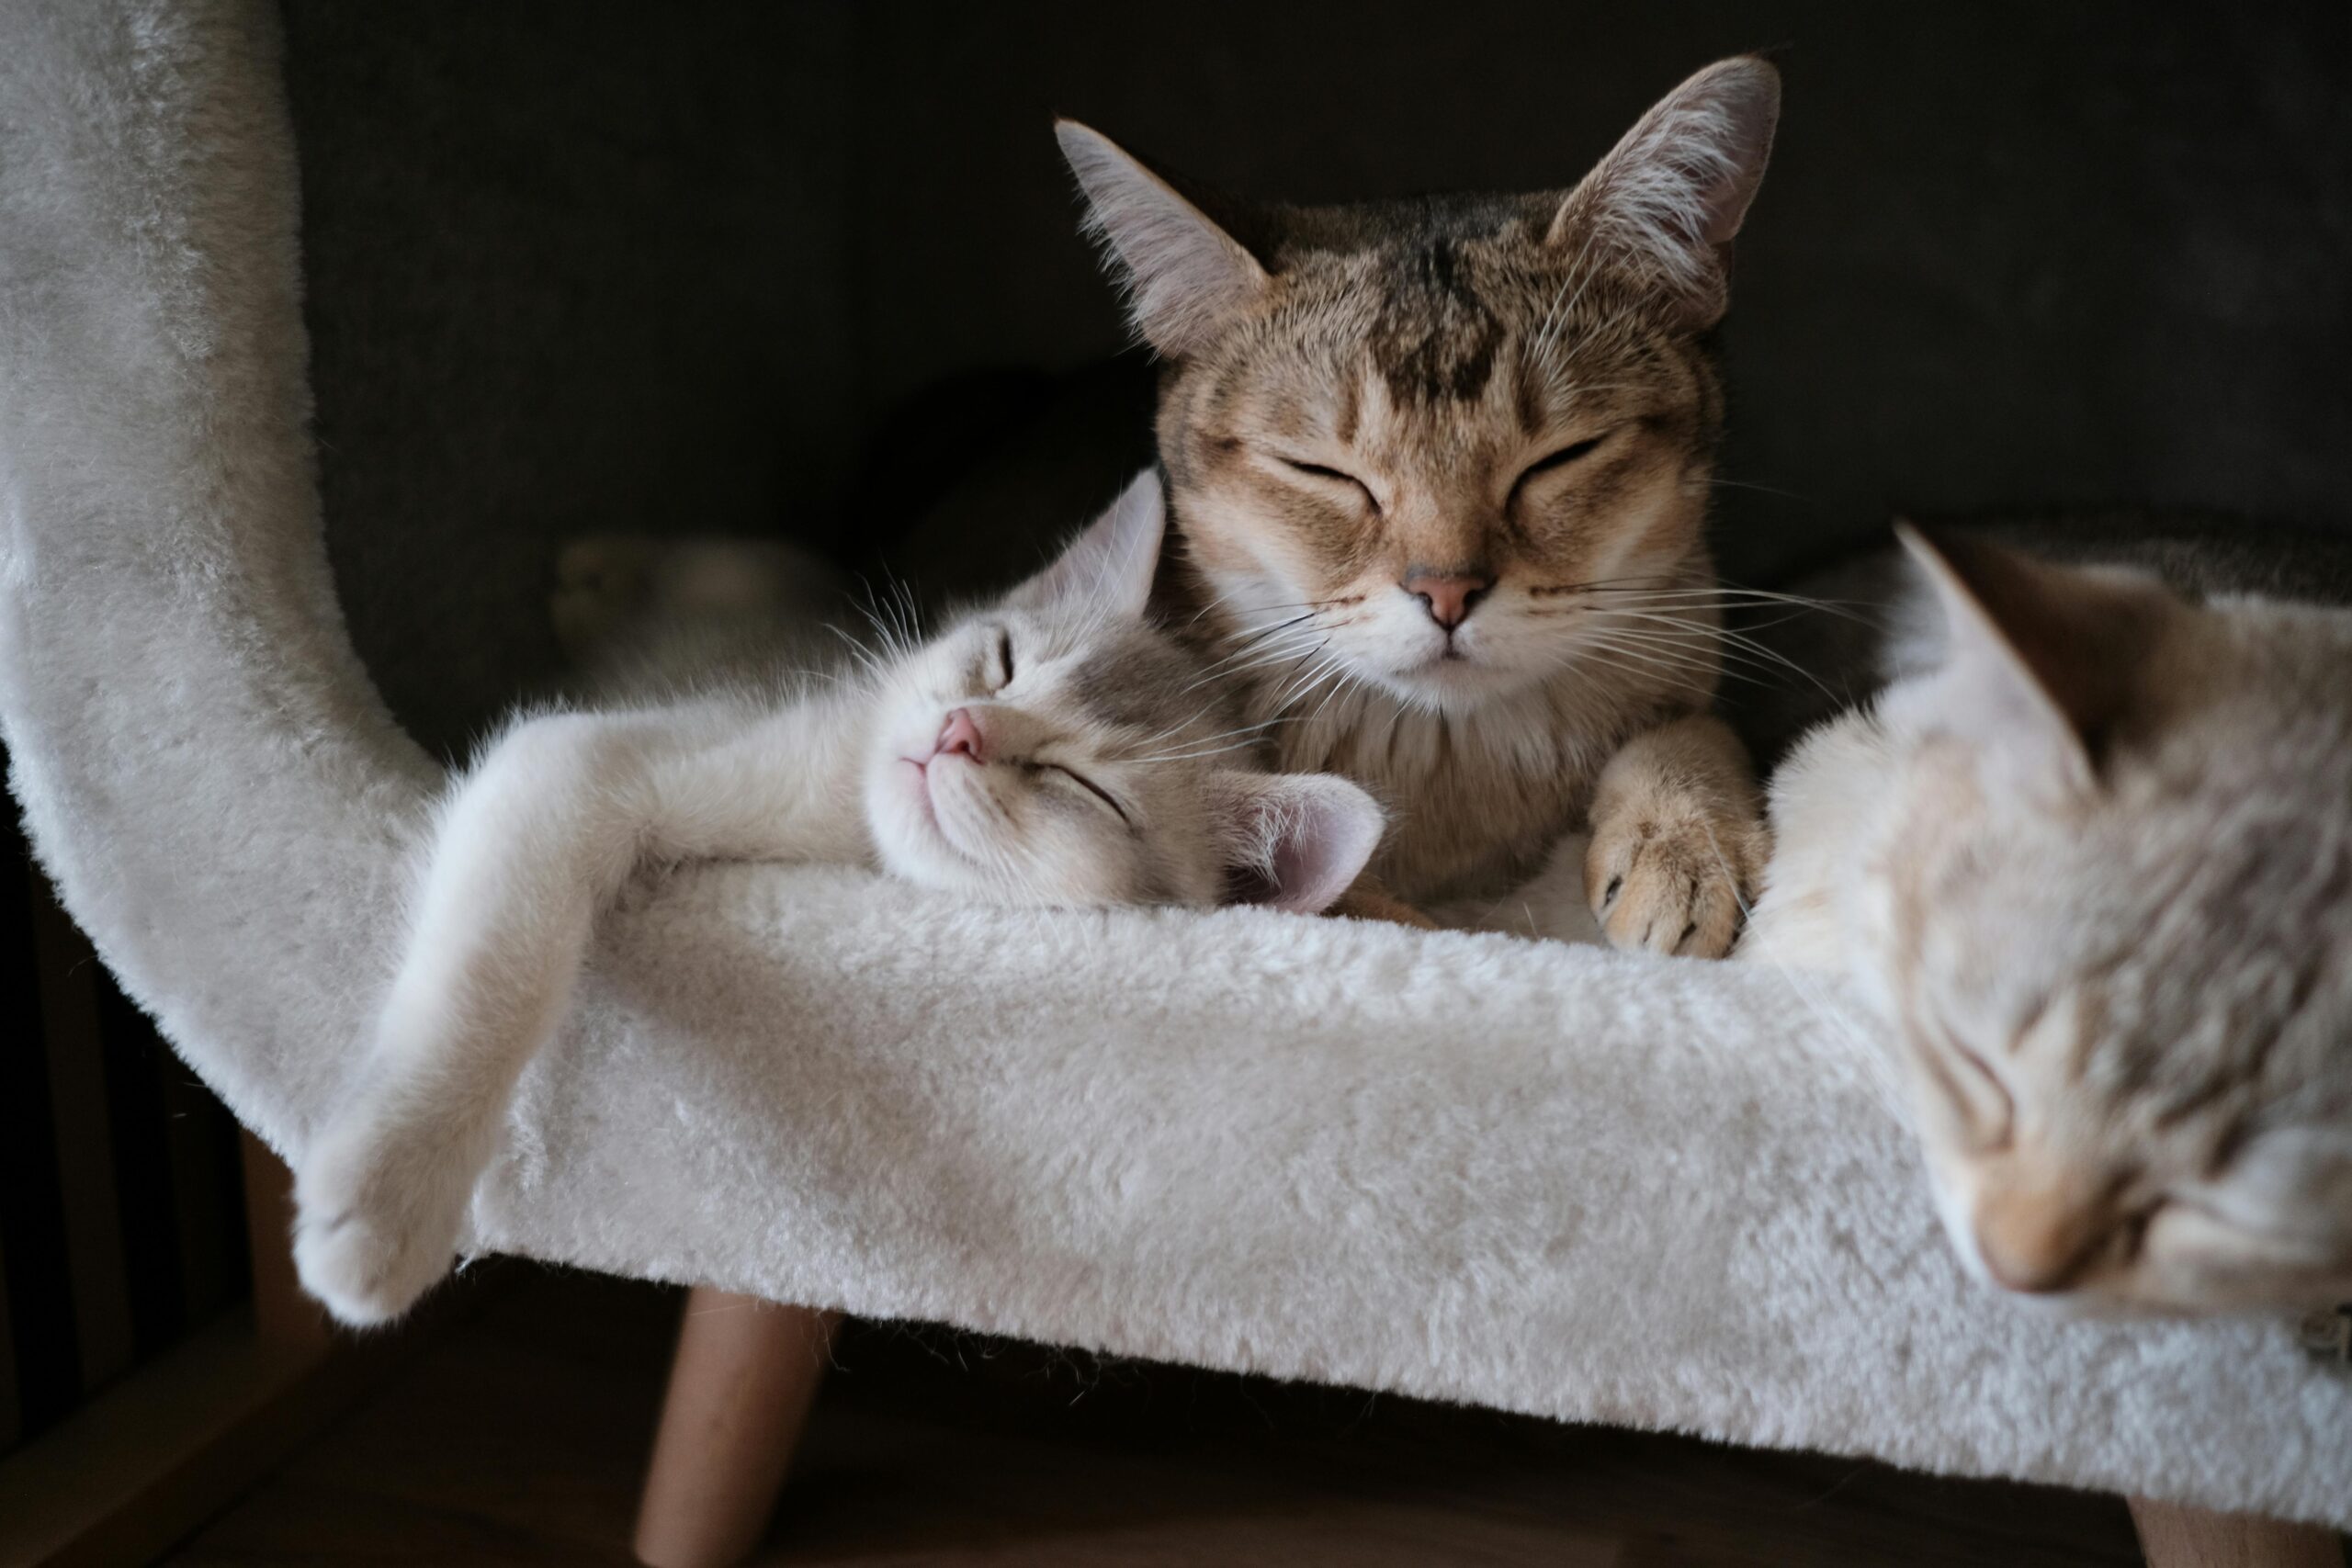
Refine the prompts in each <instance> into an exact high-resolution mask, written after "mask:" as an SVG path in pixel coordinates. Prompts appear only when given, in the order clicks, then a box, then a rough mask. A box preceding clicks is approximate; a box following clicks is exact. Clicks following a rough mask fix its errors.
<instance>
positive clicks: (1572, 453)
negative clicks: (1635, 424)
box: [1510, 431, 1609, 501]
mask: <svg viewBox="0 0 2352 1568" xmlns="http://www.w3.org/2000/svg"><path fill="white" fill-rule="evenodd" d="M1608 439H1609V433H1608V432H1607V431H1603V432H1601V433H1600V434H1599V435H1589V436H1587V437H1585V438H1584V439H1583V440H1582V441H1571V442H1569V443H1568V444H1567V445H1566V446H1563V447H1561V448H1560V449H1559V450H1557V451H1555V452H1552V453H1548V454H1546V455H1545V456H1544V457H1538V458H1536V459H1535V461H1533V462H1532V463H1530V464H1528V465H1527V467H1525V468H1521V470H1520V471H1519V478H1517V479H1513V480H1512V481H1511V486H1510V494H1511V499H1512V500H1513V501H1516V500H1518V499H1519V496H1520V492H1521V491H1524V490H1525V489H1526V488H1527V486H1528V482H1529V481H1530V480H1532V479H1541V478H1543V477H1544V475H1545V474H1553V473H1557V472H1559V471H1560V470H1561V469H1562V468H1566V467H1567V466H1568V465H1569V464H1571V463H1573V462H1575V461H1576V460H1577V458H1579V457H1590V456H1591V455H1592V453H1593V451H1594V450H1595V449H1596V448H1598V447H1599V446H1600V444H1601V443H1602V442H1604V441H1606V440H1608Z"/></svg>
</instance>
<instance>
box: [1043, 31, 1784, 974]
mask: <svg viewBox="0 0 2352 1568" xmlns="http://www.w3.org/2000/svg"><path fill="white" fill-rule="evenodd" d="M1779 107H1780V82H1779V76H1778V73H1776V72H1774V70H1773V69H1772V67H1771V66H1770V65H1768V64H1766V63H1765V62H1763V61H1761V60H1756V59H1736V60H1727V61H1724V62H1720V63H1718V64H1715V65H1713V66H1710V67H1709V68H1707V69H1706V70H1704V71H1702V72H1701V73H1699V74H1697V75H1696V76H1693V77H1692V78H1691V79H1690V80H1689V81H1688V82H1685V83H1684V84H1683V85H1681V86H1680V87H1679V88H1677V89H1676V90H1675V91H1674V92H1673V93H1672V94H1670V95H1669V96H1668V97H1667V98H1666V99H1665V100H1664V101H1662V102H1661V103H1659V104H1658V105H1657V107H1654V108H1652V109H1651V110H1650V111H1649V113H1648V114H1647V115H1645V116H1644V117H1643V118H1642V120H1641V122H1640V123H1639V124H1637V125H1636V126H1634V129H1633V130H1632V131H1631V132H1629V133H1628V134H1627V135H1626V137H1625V138H1624V140H1623V141H1621V142H1619V143H1618V145H1617V147H1616V148H1615V150H1614V151H1612V152H1611V153H1610V154H1609V155H1608V156H1607V157H1606V158H1604V159H1602V160H1601V162H1600V165H1599V166H1598V167H1596V168H1595V169H1594V170H1593V171H1592V172H1591V173H1590V174H1589V175H1587V176H1586V177H1585V179H1584V180H1583V182H1582V183H1581V184H1579V185H1577V186H1576V187H1575V188H1574V189H1573V190H1570V191H1567V192H1566V193H1565V194H1563V193H1560V192H1556V191H1555V192H1549V193H1544V194H1540V195H1532V196H1444V197H1425V198H1420V199H1416V200H1410V201H1397V202H1385V203H1368V204H1363V205H1356V206H1348V207H1333V208H1293V207H1275V206H1263V207H1249V208H1244V207H1239V206H1236V205H1233V204H1230V203H1227V202H1224V201H1222V200H1218V199H1216V198H1213V197H1208V196H1206V195H1204V194H1202V193H1199V192H1197V191H1194V190H1193V188H1192V187H1191V186H1180V184H1179V182H1177V181H1176V180H1175V179H1173V178H1172V177H1170V176H1166V175H1161V174H1159V173H1155V172H1154V171H1153V170H1152V169H1151V168H1149V167H1148V166H1147V165H1146V164H1143V163H1142V162H1141V161H1139V160H1137V159H1136V158H1134V157H1132V156H1131V155H1129V154H1128V153H1126V152H1123V151H1122V150H1120V149H1119V148H1118V147H1116V146H1114V145H1113V144H1112V143H1111V142H1110V141H1108V140H1106V139H1105V138H1103V136H1101V135H1100V134H1098V133H1097V132H1095V131H1093V130H1089V129H1088V128H1086V127H1084V126H1081V125H1077V124H1073V123H1070V122H1067V121H1065V122H1063V123H1062V124H1061V126H1060V127H1059V128H1058V132H1059V135H1060V138H1061V143H1062V148H1063V151H1064V152H1065V154H1066V155H1067V156H1068V157H1069V163H1070V166H1071V168H1072V169H1073V170H1074V171H1075V172H1076V174H1077V175H1078V179H1079V183H1080V186H1081V187H1082V188H1083V190H1084V193H1085V196H1086V198H1087V200H1088V202H1089V204H1090V206H1091V210H1092V219H1093V224H1094V226H1095V227H1096V229H1097V230H1098V231H1099V232H1100V235H1101V237H1102V239H1103V243H1104V245H1105V249H1106V251H1107V254H1108V255H1109V258H1110V260H1111V261H1112V263H1113V265H1114V266H1115V268H1116V269H1117V270H1118V271H1119V272H1120V273H1121V274H1122V275H1123V276H1124V278H1125V284H1126V288H1127V293H1128V303H1129V307H1130V310H1131V312H1132V314H1133V318H1134V321H1135V324H1136V329H1137V331H1138V332H1139V333H1141V334H1142V336H1143V337H1144V338H1145V339H1146V340H1147V341H1148V342H1149V343H1150V344H1151V345H1152V346H1153V347H1154V348H1155V349H1157V350H1158V351H1159V355H1160V356H1161V357H1162V359H1163V361H1164V365H1165V368H1164V371H1163V376H1162V383H1161V393H1160V404H1159V451H1160V457H1161V460H1162V461H1163V463H1164V464H1165V466H1166V468H1167V473H1168V480H1169V487H1170V502H1171V503H1172V506H1173V510H1174V517H1175V521H1176V524H1177V527H1178V529H1179V530H1180V533H1181V538H1182V548H1183V559H1184V561H1185V563H1186V565H1187V568H1188V570H1189V575H1190V577H1191V579H1192V581H1191V587H1192V590H1193V592H1195V593H1196V594H1197V596H1198V598H1199V601H1200V604H1201V611H1200V614H1201V622H1200V624H1201V625H1202V626H1204V628H1205V629H1206V631H1207V633H1208V635H1210V636H1211V637H1215V638H1216V639H1217V640H1218V641H1219V642H1220V643H1221V644H1222V646H1223V651H1224V653H1225V655H1226V660H1227V663H1226V666H1225V668H1226V670H1227V671H1228V672H1229V674H1230V675H1232V676H1233V677H1236V678H1238V681H1239V682H1240V683H1241V684H1242V687H1243V690H1244V694H1245V703H1246V705H1247V707H1248V715H1247V716H1248V718H1249V719H1250V721H1252V722H1254V723H1257V724H1261V725H1264V726H1266V727H1267V728H1268V729H1269V730H1270V732H1271V734H1272V739H1273V742H1274V745H1275V749H1276V750H1277V753H1278V756H1279V763H1278V765H1279V766H1281V767H1283V768H1284V769H1308V770H1328V771H1332V772H1337V773H1344V774H1347V775H1350V776H1351V777H1353V778H1355V779H1357V780H1358V781H1360V782H1362V783H1363V784H1367V785H1369V786H1370V787H1371V788H1372V789H1373V790H1374V792H1375V793H1377V794H1380V795H1385V797H1386V799H1387V801H1388V802H1389V804H1390V805H1391V806H1392V807H1394V808H1396V811H1397V828H1396V829H1395V831H1394V832H1393V834H1392V836H1391V839H1390V840H1389V843H1388V846H1387V847H1386V848H1385V850H1384V851H1383V852H1382V854H1381V857H1380V859H1379V861H1378V863H1376V865H1375V867H1374V874H1375V875H1376V876H1377V877H1378V878H1379V879H1380V880H1381V882H1383V883H1385V886H1386V887H1387V888H1388V889H1390V890H1391V891H1393V892H1394V893H1395V894H1396V895H1397V896H1398V897H1403V898H1406V899H1408V900H1412V901H1415V902H1421V901H1430V900H1436V899H1441V898H1447V897H1460V896H1463V895H1475V894H1479V893H1493V892H1498V891H1501V890H1503V889H1505V888H1507V887H1509V886H1512V885H1514V884H1516V883H1517V882H1519V881H1520V880H1521V879H1523V878H1524V877H1525V876H1526V875H1527V874H1530V873H1531V872H1532V871H1533V870H1534V868H1535V867H1536V865H1537V864H1538V863H1540V862H1541V861H1542V859H1543V857H1544V853H1545V852H1546V851H1547V850H1548V849H1549V848H1550V847H1551V845H1552V844H1553V843H1554V842H1555V840H1558V839H1559V837H1560V836H1561V835H1562V834H1563V833H1564V832H1566V831H1568V830H1571V829H1575V828H1577V827H1578V826H1580V825H1582V824H1583V823H1584V822H1585V821H1587V820H1588V819H1589V822H1590V825H1591V829H1592V842H1591V848H1590V851H1589V856H1588V858H1587V860H1586V863H1585V874H1586V885H1587V893H1588V895H1589V897H1590V899H1591V901H1592V904H1593V907H1594V909H1595V912H1596V913H1597V914H1598V915H1599V916H1600V919H1601V920H1602V924H1603V926H1604V929H1605V930H1606V931H1607V932H1608V934H1609V936H1610V938H1611V941H1613V942H1616V943H1617V944H1619V945H1620V946H1626V947H1646V948H1650V949H1653V950H1655V951H1657V952H1660V953H1699V954H1707V955H1716V954H1720V953H1723V952H1724V951H1725V950H1726V949H1727V948H1728V947H1729V946H1730V944H1731V942H1732V939H1733V936H1734V934H1735V932H1736V929H1737V923H1738V911H1739V900H1740V897H1742V896H1743V895H1744V894H1745V891H1746V888H1747V885H1749V884H1752V882H1753V881H1754V879H1755V878H1756V876H1757V875H1758V874H1759V872H1760V870H1761V865H1762V861H1763V856H1764V848H1765V840H1764V834H1763V830H1762V828H1761V825H1760V815H1761V814H1760V803H1759V801H1758V795H1757V791H1756V788H1755V785H1754V783H1753V778H1752V773H1751V770H1750V768H1749V765H1748V761H1747V756H1746V754H1745V752H1744V751H1743V750H1741V748H1740V746H1739V743H1738V741H1737V740H1736V739H1734V738H1733V736H1732V735H1731V733H1730V732H1729V731H1728V730H1727V729H1726V728H1724V726H1723V725H1721V724H1720V723H1718V722H1717V721H1716V720H1715V719H1713V717H1711V716H1708V715H1707V712H1706V709H1707V706H1708V704H1709V702H1710V700H1711V698H1712V696H1713V692H1714V686H1715V682H1716V679H1717V672H1718V655H1717V638H1718V632H1719V626H1718V621H1719V615H1718V608H1719V604H1720V603H1721V601H1720V597H1719V595H1718V593H1717V592H1716V590H1715V587H1714V581H1713V564H1712V562H1711V560H1710V558H1709V556H1708V553H1707V548H1706V545H1705V542H1704V540H1703V539H1702V524H1703V522H1704V519H1705V514H1706V510H1707V499H1708V493H1709V489H1710V479H1711V475H1712V470H1713V457H1714V451H1715V446H1716V440H1717V435H1718V432H1719V430H1720V427H1721V423H1722V415H1723V393H1722V388H1721V384H1720V381H1719V378H1718V376H1717V372H1716V367H1715V359H1714V353H1713V344H1712V340H1711V333H1712V332H1713V328H1714V326H1715V324H1716V323H1717V322H1718V321H1721V320H1722V318H1723V314H1724V306H1725V302H1726V283H1725V278H1726V265H1727V263H1728V260H1729V254H1730V246H1731V242H1732V238H1733V236H1734V235H1735V234H1736V233H1737V232H1738V231H1739V227H1740V222H1741V220H1742V218H1743V217H1744V216H1745V214H1746V213H1747V206H1748V203H1749V201H1750V199H1751V198H1752V197H1754V196H1755V194H1756V188H1757V185H1758V181H1759V180H1760V179H1761V178H1762V177H1763V173H1764V164H1765V160H1766V157H1767V154H1768V153H1769V152H1770V148H1771V141H1772V130H1773V126H1774V122H1775V120H1776V118H1777V117H1778V114H1779ZM1212 212H1214V213H1215V214H1216V216H1215V217H1214V218H1213V217H1212V216H1211V213H1212Z"/></svg>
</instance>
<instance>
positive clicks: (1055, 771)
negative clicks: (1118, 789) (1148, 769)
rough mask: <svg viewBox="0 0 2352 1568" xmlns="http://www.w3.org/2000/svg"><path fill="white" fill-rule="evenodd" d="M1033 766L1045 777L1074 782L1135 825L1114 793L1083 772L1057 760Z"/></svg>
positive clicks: (1129, 823) (1117, 816) (1130, 825)
mask: <svg viewBox="0 0 2352 1568" xmlns="http://www.w3.org/2000/svg"><path fill="white" fill-rule="evenodd" d="M1034 766H1035V769H1036V771H1037V772H1038V773H1040V774H1041V775H1043V776H1045V777H1046V778H1058V779H1061V780H1064V781H1065V782H1067V783H1069V784H1076V785H1077V786H1078V787H1079V788H1080V789H1082V790H1084V791H1085V792H1086V793H1087V794H1089V795H1092V796H1093V797H1094V798H1095V799H1097V800H1099V801H1101V802H1102V803H1103V805H1104V806H1107V807H1110V808H1111V813H1112V815H1113V816H1114V817H1116V818H1118V819H1119V820H1120V821H1122V822H1124V823H1125V824H1126V825H1127V826H1128V827H1130V828H1132V827H1134V826H1135V825H1136V824H1135V818H1131V817H1129V816H1128V815H1127V808H1126V807H1124V806H1121V805H1120V804H1119V802H1118V798H1117V797H1116V796H1115V795H1112V793H1111V792H1110V791H1109V790H1107V789H1104V788H1103V786H1102V785H1101V784H1096V783H1095V782H1094V781H1093V780H1092V779H1090V778H1088V777H1087V776H1086V775H1085V774H1084V773H1080V772H1079V771H1078V770H1077V769H1075V768H1071V767H1066V766H1064V765H1063V764H1062V763H1059V762H1038V763H1035V764H1034Z"/></svg>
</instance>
